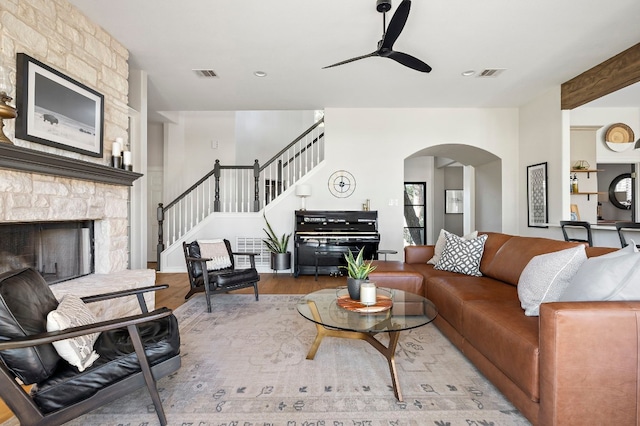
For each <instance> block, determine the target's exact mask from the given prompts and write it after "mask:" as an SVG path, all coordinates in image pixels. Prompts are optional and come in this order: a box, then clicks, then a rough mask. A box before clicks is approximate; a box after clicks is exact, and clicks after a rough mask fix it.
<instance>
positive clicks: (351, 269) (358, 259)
mask: <svg viewBox="0 0 640 426" xmlns="http://www.w3.org/2000/svg"><path fill="white" fill-rule="evenodd" d="M344 258H345V260H346V261H347V266H341V268H343V269H346V271H347V289H348V290H349V297H350V298H351V299H352V300H360V284H362V283H363V282H365V281H367V279H368V278H369V274H370V273H371V272H373V271H374V270H375V269H376V268H377V266H375V265H372V264H371V261H370V260H364V247H363V248H362V249H361V250H360V251H359V252H358V255H357V256H354V255H353V252H351V250H349V251H348V252H347V253H345V255H344Z"/></svg>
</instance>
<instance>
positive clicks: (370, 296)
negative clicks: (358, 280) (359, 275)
mask: <svg viewBox="0 0 640 426" xmlns="http://www.w3.org/2000/svg"><path fill="white" fill-rule="evenodd" d="M360 303H362V304H363V305H375V304H376V285H375V284H374V283H362V284H360Z"/></svg>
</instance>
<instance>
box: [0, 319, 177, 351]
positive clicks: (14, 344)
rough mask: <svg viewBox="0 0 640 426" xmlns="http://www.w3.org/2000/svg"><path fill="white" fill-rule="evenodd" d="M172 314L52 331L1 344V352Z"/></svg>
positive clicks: (135, 324) (139, 322) (13, 339)
mask: <svg viewBox="0 0 640 426" xmlns="http://www.w3.org/2000/svg"><path fill="white" fill-rule="evenodd" d="M171 314H173V311H172V310H171V309H169V308H160V309H156V310H155V311H153V312H147V313H144V314H140V315H132V316H129V317H124V318H118V319H113V320H106V321H100V322H96V323H92V324H87V325H81V326H78V327H71V328H66V329H64V330H60V331H50V332H46V333H40V334H33V335H30V336H25V337H16V338H12V339H10V340H5V341H2V342H0V351H4V350H8V349H19V348H28V347H31V346H37V345H44V344H47V343H53V342H55V341H58V340H63V339H70V338H73V337H78V336H83V335H85V334H91V333H100V332H103V331H108V330H114V329H118V328H124V327H129V326H137V325H139V324H143V323H145V322H149V321H154V320H157V319H160V318H164V317H167V316H169V315H171Z"/></svg>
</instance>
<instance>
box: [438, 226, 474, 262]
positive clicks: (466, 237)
mask: <svg viewBox="0 0 640 426" xmlns="http://www.w3.org/2000/svg"><path fill="white" fill-rule="evenodd" d="M446 234H450V232H449V231H445V230H444V229H441V230H440V235H438V241H436V245H435V247H434V248H433V257H432V258H431V259H429V260H428V261H427V264H429V265H435V264H436V263H438V262H439V261H440V256H442V252H443V251H444V246H445V245H446V244H447V238H446V237H445V235H446ZM477 237H478V231H473V232H470V233H468V234H466V235H463V236H462V239H463V240H471V239H473V238H477Z"/></svg>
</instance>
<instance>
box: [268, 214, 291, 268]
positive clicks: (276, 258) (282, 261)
mask: <svg viewBox="0 0 640 426" xmlns="http://www.w3.org/2000/svg"><path fill="white" fill-rule="evenodd" d="M262 217H264V222H265V223H266V224H267V228H266V229H265V228H262V230H263V231H264V232H265V234H267V238H265V239H263V240H262V241H263V242H264V243H265V244H266V245H267V249H269V251H270V252H271V269H273V270H274V271H277V270H281V269H291V252H290V251H288V250H287V248H288V246H289V239H290V238H291V234H290V233H289V234H282V236H281V237H278V236H277V235H276V233H275V232H274V231H273V228H272V227H271V224H270V223H269V221H268V220H267V216H266V215H265V214H264V213H263V214H262Z"/></svg>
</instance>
